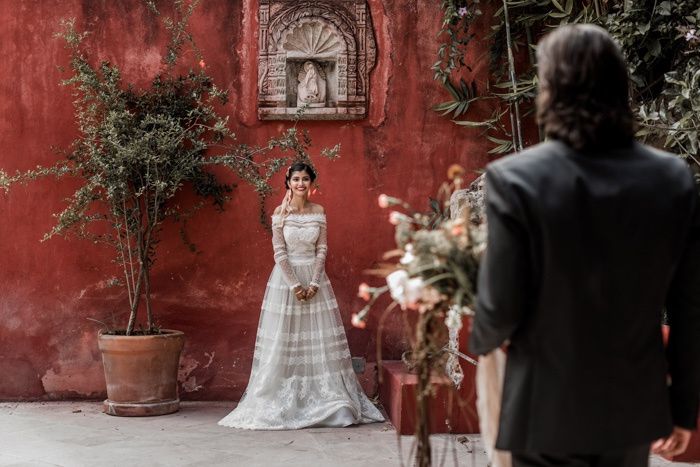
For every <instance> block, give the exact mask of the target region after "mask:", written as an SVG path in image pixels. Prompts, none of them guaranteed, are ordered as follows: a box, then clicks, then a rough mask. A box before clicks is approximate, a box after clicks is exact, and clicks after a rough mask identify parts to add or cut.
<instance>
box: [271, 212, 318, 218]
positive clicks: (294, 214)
mask: <svg viewBox="0 0 700 467" xmlns="http://www.w3.org/2000/svg"><path fill="white" fill-rule="evenodd" d="M314 216H317V217H323V218H325V217H326V213H325V212H292V213H289V214H287V215H286V216H284V217H287V218H289V217H314ZM272 217H273V218H275V217H277V218H281V217H283V216H282V214H273V215H272Z"/></svg>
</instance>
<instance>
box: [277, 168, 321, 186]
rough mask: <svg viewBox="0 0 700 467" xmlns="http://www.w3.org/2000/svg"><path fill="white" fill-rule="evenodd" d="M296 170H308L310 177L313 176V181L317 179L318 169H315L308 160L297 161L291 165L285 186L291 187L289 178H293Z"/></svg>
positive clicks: (285, 179) (285, 177) (285, 178)
mask: <svg viewBox="0 0 700 467" xmlns="http://www.w3.org/2000/svg"><path fill="white" fill-rule="evenodd" d="M294 172H306V173H307V174H309V178H311V183H313V182H314V180H316V171H315V170H314V169H313V167H311V166H310V165H309V164H307V163H306V162H295V163H294V164H292V165H290V166H289V168H288V169H287V173H286V174H285V176H284V187H285V188H287V189H289V180H291V178H292V174H293V173H294Z"/></svg>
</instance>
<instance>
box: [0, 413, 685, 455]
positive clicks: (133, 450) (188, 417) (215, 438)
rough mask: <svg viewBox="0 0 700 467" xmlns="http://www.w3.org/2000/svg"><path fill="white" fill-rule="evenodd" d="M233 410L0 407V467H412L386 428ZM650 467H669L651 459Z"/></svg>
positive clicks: (465, 446)
mask: <svg viewBox="0 0 700 467" xmlns="http://www.w3.org/2000/svg"><path fill="white" fill-rule="evenodd" d="M234 405H235V404H234V403H222V402H185V403H183V404H182V409H181V410H180V412H178V413H176V414H172V415H166V416H161V417H147V418H119V417H111V416H109V415H105V414H103V413H101V409H102V406H101V404H100V403H99V402H85V401H81V402H38V403H10V402H5V403H0V466H18V467H19V466H64V467H80V466H86V467H88V466H89V467H94V466H115V467H116V466H119V467H122V466H130V467H134V466H147V467H156V466H202V467H205V466H206V467H209V466H236V467H257V466H260V467H274V466H286V467H295V466H299V467H302V466H303V467H316V466H318V467H326V466H329V467H330V466H332V467H336V466H337V467H346V466H347V467H350V466H358V467H374V466H381V467H391V466H401V465H406V466H409V465H412V462H410V460H411V455H410V454H411V449H412V448H413V438H412V437H410V436H403V437H400V438H399V437H397V436H396V433H395V431H394V429H393V427H392V426H391V425H390V424H389V423H375V424H371V425H362V426H356V427H349V428H312V429H305V430H296V431H246V430H236V429H232V428H225V427H221V426H218V425H217V424H216V422H217V421H218V420H219V419H220V418H222V417H223V416H224V415H226V414H227V413H228V412H229V411H230V410H231V409H232V407H233V406H234ZM433 441H434V443H433V444H434V456H435V461H434V463H433V465H436V466H437V465H444V466H465V467H467V466H469V467H486V466H487V465H488V462H487V460H486V454H485V452H484V450H483V447H482V445H481V440H480V438H479V436H478V435H466V436H464V435H461V436H460V435H437V436H434V437H433ZM443 461H444V463H443ZM652 465H653V466H654V467H662V466H670V465H671V463H669V462H667V461H665V460H663V459H660V458H656V457H655V458H653V459H652ZM672 465H674V466H682V465H691V464H679V463H676V464H672Z"/></svg>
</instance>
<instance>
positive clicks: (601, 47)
mask: <svg viewBox="0 0 700 467" xmlns="http://www.w3.org/2000/svg"><path fill="white" fill-rule="evenodd" d="M537 62H538V67H539V71H538V76H539V86H540V88H539V93H538V96H537V121H538V122H539V124H540V125H542V126H543V127H544V132H545V135H546V136H547V137H549V138H552V139H557V140H560V141H562V142H564V143H566V144H567V145H568V146H570V147H572V148H574V149H576V150H579V151H581V150H583V151H586V150H591V149H600V148H611V147H620V146H625V145H628V144H630V143H631V142H632V140H633V138H634V127H633V117H632V110H631V108H630V103H629V77H628V75H627V66H626V63H625V59H624V58H623V56H622V52H621V51H620V48H619V47H618V46H617V44H616V43H615V42H614V41H613V39H612V37H610V35H609V34H608V32H607V31H605V30H604V29H603V28H600V27H598V26H594V25H591V24H578V25H568V26H563V27H560V28H558V29H556V30H555V31H553V32H551V33H549V34H547V36H545V37H544V38H543V39H542V40H541V41H540V43H539V44H538V46H537Z"/></svg>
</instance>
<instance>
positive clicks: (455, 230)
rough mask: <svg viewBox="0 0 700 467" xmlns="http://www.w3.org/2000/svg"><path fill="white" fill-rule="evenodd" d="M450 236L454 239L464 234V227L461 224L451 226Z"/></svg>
mask: <svg viewBox="0 0 700 467" xmlns="http://www.w3.org/2000/svg"><path fill="white" fill-rule="evenodd" d="M450 232H451V233H452V235H454V236H455V237H459V236H460V235H463V234H464V225H462V224H455V225H453V226H452V229H451V230H450Z"/></svg>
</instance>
